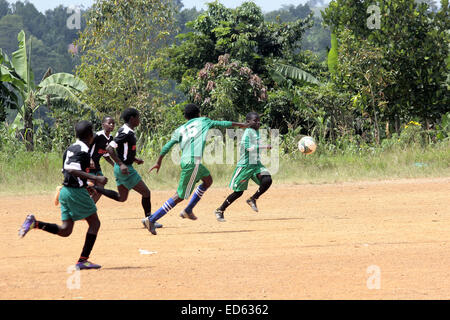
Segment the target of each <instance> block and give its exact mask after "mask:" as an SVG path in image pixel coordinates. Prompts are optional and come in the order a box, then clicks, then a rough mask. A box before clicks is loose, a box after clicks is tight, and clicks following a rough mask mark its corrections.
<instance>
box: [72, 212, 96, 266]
mask: <svg viewBox="0 0 450 320" xmlns="http://www.w3.org/2000/svg"><path fill="white" fill-rule="evenodd" d="M85 220H86V222H87V223H88V225H89V228H88V230H87V232H86V238H85V240H84V246H83V250H82V251H81V255H80V258H79V259H78V263H77V264H76V267H77V268H79V269H80V270H81V269H99V268H101V266H100V265H98V264H95V263H92V262H89V261H88V259H89V256H90V254H91V251H92V248H93V247H94V244H95V240H97V233H98V230H99V229H100V220H99V218H98V215H97V213H94V214H92V215H90V216H89V217H87V218H86V219H85Z"/></svg>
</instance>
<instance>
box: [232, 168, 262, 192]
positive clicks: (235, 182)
mask: <svg viewBox="0 0 450 320" xmlns="http://www.w3.org/2000/svg"><path fill="white" fill-rule="evenodd" d="M261 172H268V171H267V169H266V168H265V167H264V166H263V165H261V164H255V165H249V166H246V167H236V169H235V170H234V173H233V177H232V178H231V181H230V185H229V187H230V188H231V189H233V191H238V192H239V191H245V190H247V188H248V181H249V180H250V179H252V180H253V181H255V183H256V184H257V185H259V184H260V181H259V179H258V177H257V176H258V174H260V173H261Z"/></svg>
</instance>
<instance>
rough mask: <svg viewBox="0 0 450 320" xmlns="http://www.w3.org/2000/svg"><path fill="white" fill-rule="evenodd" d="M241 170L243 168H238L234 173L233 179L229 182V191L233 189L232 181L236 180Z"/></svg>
mask: <svg viewBox="0 0 450 320" xmlns="http://www.w3.org/2000/svg"><path fill="white" fill-rule="evenodd" d="M242 168H243V167H239V168H238V169H237V171H236V173H235V174H234V176H233V179H232V180H231V182H230V188H231V189H233V187H234V181H235V180H236V178H237V176H238V175H239V173H240V172H241V170H242Z"/></svg>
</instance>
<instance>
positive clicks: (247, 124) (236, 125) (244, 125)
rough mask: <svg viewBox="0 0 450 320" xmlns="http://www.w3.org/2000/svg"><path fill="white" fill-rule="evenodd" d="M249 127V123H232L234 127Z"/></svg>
mask: <svg viewBox="0 0 450 320" xmlns="http://www.w3.org/2000/svg"><path fill="white" fill-rule="evenodd" d="M249 125H250V124H249V123H247V122H231V126H232V127H238V128H243V129H246V128H248V126H249Z"/></svg>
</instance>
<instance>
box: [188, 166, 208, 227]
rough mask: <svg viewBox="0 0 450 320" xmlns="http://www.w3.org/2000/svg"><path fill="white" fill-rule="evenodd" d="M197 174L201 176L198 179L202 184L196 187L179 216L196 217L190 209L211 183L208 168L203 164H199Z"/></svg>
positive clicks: (194, 218) (193, 218)
mask: <svg viewBox="0 0 450 320" xmlns="http://www.w3.org/2000/svg"><path fill="white" fill-rule="evenodd" d="M197 176H198V177H201V178H200V179H201V180H202V184H200V185H199V186H198V187H197V189H196V190H195V191H194V194H193V195H192V198H191V200H190V201H189V203H188V205H187V207H186V208H185V209H184V210H183V211H182V212H181V214H180V216H181V217H182V218H189V219H191V220H196V219H197V217H196V216H195V215H194V213H193V212H192V210H193V209H194V207H195V206H196V205H197V203H198V202H199V201H200V200H201V199H202V197H203V194H204V193H205V192H206V190H208V188H209V187H211V185H212V183H213V179H212V176H211V174H210V173H209V171H208V169H206V167H204V166H203V165H200V167H199V173H198V174H197ZM196 179H198V178H196Z"/></svg>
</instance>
